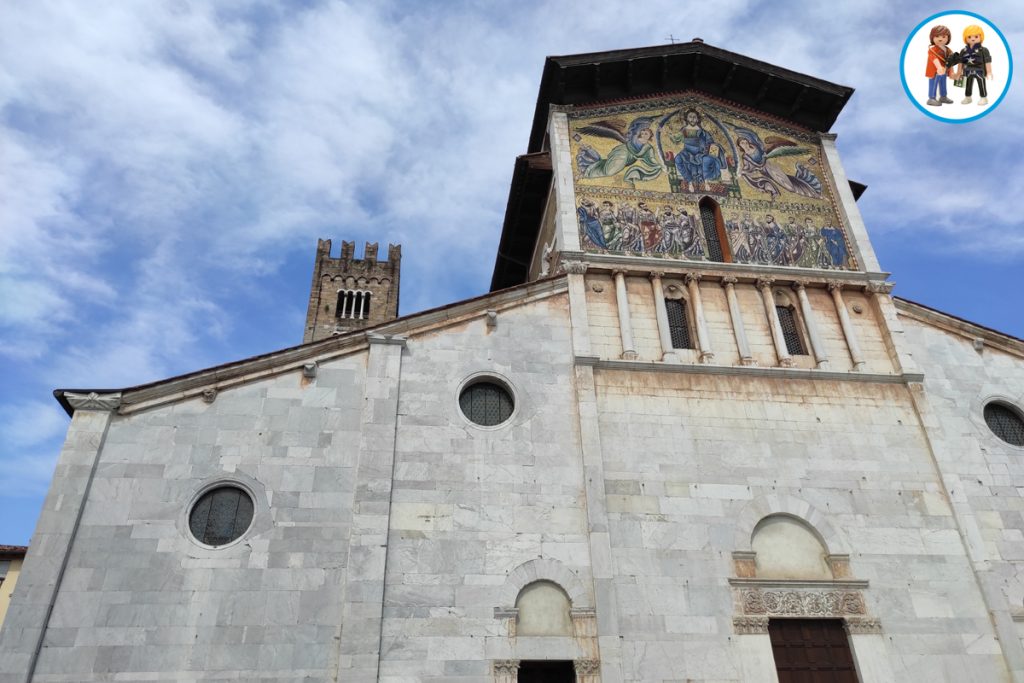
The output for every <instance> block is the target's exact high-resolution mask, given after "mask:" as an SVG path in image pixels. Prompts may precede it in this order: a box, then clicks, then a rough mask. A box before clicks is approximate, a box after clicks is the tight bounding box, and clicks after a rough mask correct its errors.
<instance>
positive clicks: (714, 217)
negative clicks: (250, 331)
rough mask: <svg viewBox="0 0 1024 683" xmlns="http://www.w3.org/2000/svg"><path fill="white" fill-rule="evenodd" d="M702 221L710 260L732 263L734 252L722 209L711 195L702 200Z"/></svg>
mask: <svg viewBox="0 0 1024 683" xmlns="http://www.w3.org/2000/svg"><path fill="white" fill-rule="evenodd" d="M699 207H700V223H701V226H702V227H703V228H704V239H705V241H706V242H707V243H708V260H710V261H718V262H719V263H731V262H732V253H731V251H730V250H729V240H728V238H727V237H726V234H725V225H724V224H723V222H722V210H721V209H720V208H718V202H716V201H715V200H714V199H711V198H710V197H704V198H703V199H701V200H700V204H699Z"/></svg>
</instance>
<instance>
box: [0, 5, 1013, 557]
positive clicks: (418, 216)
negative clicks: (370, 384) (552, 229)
mask: <svg viewBox="0 0 1024 683" xmlns="http://www.w3.org/2000/svg"><path fill="white" fill-rule="evenodd" d="M2 4H3V5H4V7H3V9H2V15H3V17H4V18H3V21H2V22H0V378H2V381H0V460H2V463H0V465H2V466H0V543H25V542H27V541H28V539H29V536H30V535H31V533H32V529H33V527H34V524H35V518H36V516H37V514H38V510H39V507H40V505H41V502H42V497H43V495H44V493H45V491H46V487H47V486H48V483H49V479H50V476H51V473H52V469H53V465H54V462H55V459H56V455H57V453H58V451H59V448H60V443H61V441H62V439H63V435H64V432H65V430H66V429H67V423H68V418H67V416H66V415H65V414H64V412H63V411H62V410H61V409H60V408H59V407H58V406H57V403H56V402H55V401H54V399H53V398H52V396H51V391H52V390H53V389H54V388H55V387H112V388H117V387H123V386H130V385H135V384H139V383H143V382H148V381H151V380H155V379H160V378H163V377H168V376H172V375H176V374H180V373H183V372H188V371H191V370H196V369H200V368H203V367H208V366H211V365H216V364H219V363H223V362H226V361H230V360H235V359H239V358H244V357H247V356H250V355H254V354H257V353H262V352H266V351H271V350H274V349H278V348H282V347H286V346H291V345H294V344H296V343H298V342H300V341H301V338H302V328H303V321H304V316H305V306H306V301H307V296H308V287H309V277H310V269H311V267H312V262H313V252H314V248H315V245H316V239H317V238H318V237H330V238H333V239H334V240H335V244H337V242H338V241H340V240H341V239H343V238H344V239H354V240H357V241H358V242H359V243H360V244H361V243H362V242H363V241H365V240H370V241H380V242H381V243H382V248H386V247H385V245H386V243H387V242H389V241H390V242H395V243H401V244H402V248H403V255H404V258H403V277H402V293H401V299H402V313H412V312H415V311H417V310H421V309H423V308H427V307H430V306H435V305H440V304H443V303H446V302H450V301H453V300H457V299H462V298H466V297H469V296H474V295H477V294H481V293H483V292H485V291H486V290H487V288H488V285H489V283H490V274H491V268H492V266H493V262H494V252H495V249H496V246H497V241H498V236H499V231H500V227H501V219H502V215H503V211H504V207H505V201H506V199H507V193H508V186H509V181H510V178H511V171H512V164H513V160H514V158H515V156H516V155H517V154H520V153H522V152H524V151H525V150H526V144H527V135H528V132H529V126H530V123H531V120H532V114H533V107H534V104H535V102H536V93H537V88H538V86H539V82H540V75H541V70H542V67H543V63H544V57H545V56H546V55H557V54H572V53H576V52H592V51H599V50H608V49H617V48H629V47H641V46H647V45H656V44H661V43H665V42H667V40H668V37H669V36H670V35H672V36H675V37H676V38H682V39H684V40H688V39H690V38H692V37H694V36H700V37H702V38H704V40H705V41H706V42H707V43H710V44H712V45H715V46H718V47H722V48H725V49H729V50H732V51H735V52H739V53H743V54H746V55H749V56H751V57H754V58H757V59H762V60H765V61H768V62H773V63H775V64H779V65H781V66H784V67H787V68H790V69H794V70H797V71H801V72H804V73H807V74H811V75H814V76H818V77H821V78H824V79H827V80H831V81H834V82H838V83H842V84H844V85H849V86H853V87H854V88H856V90H857V92H856V93H855V95H854V96H853V99H852V100H851V102H850V104H849V105H848V106H847V107H846V109H845V111H844V112H843V114H842V115H841V116H840V118H839V121H838V122H837V124H836V126H835V127H834V128H833V130H834V131H835V132H837V133H838V134H839V143H838V144H839V148H840V152H841V153H842V154H843V159H844V163H845V166H846V170H847V173H848V175H849V176H850V177H851V178H853V179H855V180H858V181H861V182H863V183H866V184H867V185H868V186H869V189H868V191H867V193H866V194H865V195H864V197H863V198H862V199H861V201H860V208H861V211H862V212H863V214H864V218H865V221H866V222H867V225H868V229H869V230H870V231H871V234H872V236H873V238H874V244H875V248H876V250H877V251H878V254H879V258H880V260H881V263H882V266H883V268H885V269H886V270H888V271H891V272H893V273H894V277H893V279H894V280H895V281H896V282H897V288H896V294H899V295H902V296H905V297H907V298H910V299H912V300H916V301H919V302H921V303H924V304H927V305H930V306H933V307H936V308H939V309H942V310H946V311H949V312H951V313H954V314H956V315H959V316H961V317H965V318H967V319H970V320H973V321H976V322H979V323H982V324H985V325H988V326H991V327H995V328H997V329H1000V330H1003V331H1005V332H1008V333H1010V334H1014V335H1016V336H1022V337H1024V315H1022V313H1024V304H1021V298H1020V296H1021V295H1020V291H1021V286H1022V284H1024V275H1022V273H1024V270H1022V268H1024V223H1022V220H1021V215H1022V214H1024V200H1022V197H1024V168H1022V165H1021V161H1020V157H1021V152H1022V143H1021V138H1020V122H1021V120H1022V118H1024V105H1022V102H1024V99H1022V98H1024V95H1022V92H1021V88H1020V87H1019V85H1017V84H1011V86H1010V92H1009V94H1008V96H1007V98H1006V100H1005V101H1004V102H1003V103H1002V104H1001V106H1000V107H999V109H997V110H996V111H995V112H994V113H993V114H992V115H990V116H988V117H986V118H984V119H982V120H980V121H977V122H974V123H971V124H967V125H949V124H943V123H939V122H937V121H933V120H931V119H927V118H926V117H924V116H923V115H921V114H920V113H919V112H918V111H917V110H916V109H915V108H914V107H913V106H912V105H911V104H910V103H909V102H908V101H907V99H906V97H905V95H904V93H903V90H902V86H901V84H900V78H899V70H898V60H899V55H900V50H901V48H902V45H903V41H904V39H905V38H906V36H907V34H908V33H909V32H910V31H911V29H913V28H914V27H915V26H916V25H917V24H918V22H920V21H921V20H923V19H924V18H925V17H927V16H928V15H930V14H932V13H934V12H937V11H940V10H942V9H945V7H943V6H940V5H938V4H936V3H929V2H913V3H910V2H906V3H900V2H892V1H891V0H862V1H859V2H857V3H841V4H840V3H837V4H832V3H821V2H816V1H809V2H806V3H795V2H794V3H782V2H778V3H776V2H773V3H758V2H752V1H751V2H748V1H745V0H717V1H716V2H714V3H708V2H703V3H697V2H681V1H680V0H657V1H652V2H643V3H624V2H621V1H617V2H604V1H594V2H590V3H582V2H548V3H538V2H520V3H497V2H494V3H486V2H482V1H480V2H454V1H447V2H440V1H437V2H425V1H414V0H408V1H406V2H399V1H395V2H386V1H380V0H374V1H373V2H370V1H368V0H367V1H365V2H360V3H345V2H315V1H312V0H308V1H302V2H299V1H294V2H287V3H286V2H278V1H272V0H265V1H260V0H251V1H249V0H235V1H231V2H227V1H225V2H220V3H214V2H189V1H187V0H168V1H160V0H152V1H149V2H128V1H127V0H124V1H122V2H82V1H81V0H66V1H60V0H53V1H49V0H32V2H18V1H17V0H6V1H4V2H2ZM1015 5H1016V2H1015V1H1014V0H1004V1H1003V2H985V3H971V2H964V3H962V8H963V9H968V10H973V11H977V12H979V13H981V14H983V15H985V16H986V17H987V18H988V19H989V20H991V21H992V22H994V23H995V24H996V25H997V26H1000V27H1001V28H1002V30H1003V32H1004V33H1005V35H1006V37H1007V39H1008V41H1009V43H1010V47H1011V49H1013V47H1015V46H1021V45H1024V41H1022V37H1024V15H1022V14H1021V12H1019V7H1017V6H1015ZM711 8H713V9H714V13H713V14H712V12H711V11H710V10H711ZM954 47H959V41H955V42H954ZM922 61H923V60H922ZM995 68H996V69H1006V68H1007V65H1005V64H996V65H995ZM922 69H923V64H922ZM920 80H921V82H920V83H918V84H917V86H918V87H927V82H926V80H925V79H924V77H923V74H922V77H921V79H920ZM336 248H337V247H336ZM360 250H361V247H360Z"/></svg>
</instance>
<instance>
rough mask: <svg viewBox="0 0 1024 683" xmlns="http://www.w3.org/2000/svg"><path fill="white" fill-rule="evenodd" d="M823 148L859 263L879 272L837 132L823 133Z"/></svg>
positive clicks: (874, 271)
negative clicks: (837, 139)
mask: <svg viewBox="0 0 1024 683" xmlns="http://www.w3.org/2000/svg"><path fill="white" fill-rule="evenodd" d="M821 148H822V151H823V152H824V153H825V164H826V166H827V167H828V171H829V175H830V176H831V177H832V181H833V187H834V189H835V191H836V196H837V197H838V198H839V212H840V216H841V218H842V219H843V220H844V222H845V223H846V229H847V236H848V237H849V238H850V242H851V244H850V248H851V249H852V250H853V254H854V256H855V257H856V258H857V264H858V265H859V266H860V267H861V269H863V270H866V271H868V272H872V273H877V272H878V271H880V270H881V267H879V265H878V258H877V257H876V256H875V250H874V248H872V246H871V240H870V239H869V238H868V230H867V228H866V227H865V225H864V219H863V218H861V215H860V209H859V208H857V200H856V199H854V197H853V190H851V189H850V181H849V180H848V179H847V177H846V171H844V170H843V164H842V162H841V161H840V160H839V150H838V149H836V136H835V134H833V133H822V134H821Z"/></svg>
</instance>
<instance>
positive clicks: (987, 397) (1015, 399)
mask: <svg viewBox="0 0 1024 683" xmlns="http://www.w3.org/2000/svg"><path fill="white" fill-rule="evenodd" d="M990 403H998V404H1001V405H1003V406H1005V407H1006V408H1009V409H1010V410H1012V411H1013V412H1014V413H1016V414H1017V416H1018V417H1019V418H1021V419H1022V420H1024V407H1022V406H1024V394H1021V395H1019V396H1009V395H1007V394H1004V393H1002V392H988V393H985V394H982V395H981V396H979V397H978V398H977V399H976V400H975V401H974V403H973V404H972V405H971V422H973V423H974V425H975V426H976V427H977V428H978V431H979V433H980V434H981V440H982V441H983V442H984V443H985V445H986V446H989V447H992V446H997V447H999V448H1009V449H1011V450H1013V451H1016V452H1018V453H1024V446H1017V445H1015V444H1012V443H1010V442H1009V441H1003V440H1002V439H1001V438H1000V437H999V436H998V435H996V433H995V432H994V431H992V428H991V427H989V426H988V421H987V420H986V419H985V406H987V405H988V404H990Z"/></svg>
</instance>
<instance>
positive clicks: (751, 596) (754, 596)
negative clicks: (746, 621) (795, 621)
mask: <svg viewBox="0 0 1024 683" xmlns="http://www.w3.org/2000/svg"><path fill="white" fill-rule="evenodd" d="M740 599H741V604H742V608H743V613H744V614H764V615H767V616H789V617H797V616H807V617H842V616H847V615H861V614H865V613H866V612H867V610H866V608H865V606H864V596H863V595H861V593H860V592H859V591H851V590H826V591H815V590H810V591H797V590H764V589H761V588H749V589H746V590H743V591H742V592H741V596H740Z"/></svg>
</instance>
